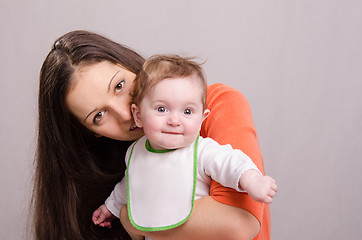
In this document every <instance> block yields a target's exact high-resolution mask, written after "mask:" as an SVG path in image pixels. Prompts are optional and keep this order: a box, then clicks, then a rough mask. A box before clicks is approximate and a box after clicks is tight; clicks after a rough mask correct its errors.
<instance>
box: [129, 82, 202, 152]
mask: <svg viewBox="0 0 362 240" xmlns="http://www.w3.org/2000/svg"><path fill="white" fill-rule="evenodd" d="M194 78H196V76H190V77H186V78H171V79H164V80H162V81H161V82H159V83H158V84H157V85H156V86H155V87H154V88H152V89H150V90H149V91H148V92H147V93H146V95H145V97H144V99H143V100H142V102H141V104H140V106H139V108H137V107H133V108H132V110H133V114H134V117H135V120H136V123H137V125H138V126H139V127H143V131H144V133H145V135H146V136H147V138H148V140H149V142H150V146H151V147H152V148H153V149H155V150H164V149H176V148H181V147H185V146H187V145H189V144H191V143H192V142H193V141H194V140H195V139H196V137H197V135H198V133H199V131H200V128H201V124H202V121H203V120H204V119H205V118H206V117H207V116H208V114H209V110H203V104H202V87H201V83H200V80H199V79H194Z"/></svg>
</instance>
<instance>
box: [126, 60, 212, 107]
mask: <svg viewBox="0 0 362 240" xmlns="http://www.w3.org/2000/svg"><path fill="white" fill-rule="evenodd" d="M190 76H195V77H196V78H195V79H197V80H198V81H200V86H201V87H202V104H203V108H204V109H206V91H207V83H206V78H205V76H204V71H203V69H202V68H201V66H200V64H198V63H196V62H195V61H193V58H185V57H181V56H179V55H154V56H152V57H150V58H149V59H147V60H146V62H145V63H144V65H143V67H142V70H141V72H140V73H139V74H138V75H137V77H136V79H135V81H134V89H133V92H132V99H133V103H135V104H136V105H138V106H139V105H140V103H141V102H142V100H143V98H144V97H145V94H146V92H147V91H148V90H149V89H151V88H152V87H154V86H156V85H157V84H158V83H159V82H160V81H162V80H164V79H172V78H184V77H190Z"/></svg>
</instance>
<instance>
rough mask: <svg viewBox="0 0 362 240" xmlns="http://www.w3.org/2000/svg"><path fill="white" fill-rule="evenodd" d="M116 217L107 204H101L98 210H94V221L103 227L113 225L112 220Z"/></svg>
mask: <svg viewBox="0 0 362 240" xmlns="http://www.w3.org/2000/svg"><path fill="white" fill-rule="evenodd" d="M115 218H116V217H115V216H114V215H113V214H112V213H111V212H110V211H109V210H108V209H107V207H106V205H104V204H103V205H102V206H100V207H99V208H98V209H97V210H95V211H94V212H93V215H92V221H93V223H94V224H95V225H98V226H101V227H107V228H111V227H112V221H113V220H114V219H115Z"/></svg>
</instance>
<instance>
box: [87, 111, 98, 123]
mask: <svg viewBox="0 0 362 240" xmlns="http://www.w3.org/2000/svg"><path fill="white" fill-rule="evenodd" d="M95 111H97V109H94V110H93V111H91V112H90V113H89V114H88V115H87V116H86V117H85V118H84V123H85V121H86V120H87V118H88V117H89V116H90V115H91V114H92V113H94V112H95Z"/></svg>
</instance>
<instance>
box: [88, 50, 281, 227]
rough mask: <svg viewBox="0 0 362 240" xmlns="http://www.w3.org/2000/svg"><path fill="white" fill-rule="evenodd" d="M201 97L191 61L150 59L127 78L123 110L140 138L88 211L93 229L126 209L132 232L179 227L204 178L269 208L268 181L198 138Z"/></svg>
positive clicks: (203, 111)
mask: <svg viewBox="0 0 362 240" xmlns="http://www.w3.org/2000/svg"><path fill="white" fill-rule="evenodd" d="M206 90H207V84H206V80H205V77H204V74H203V71H202V68H201V67H200V65H199V64H197V63H195V62H193V61H192V60H191V59H188V58H182V57H180V56H177V55H158V56H153V57H151V58H149V59H148V60H147V61H146V62H145V64H144V66H143V69H142V71H141V73H140V74H139V75H138V76H137V78H136V79H135V83H134V92H133V102H134V103H133V104H132V106H131V110H132V114H133V117H134V120H135V122H136V125H137V126H138V127H140V128H143V131H144V133H145V136H143V137H142V138H140V139H139V140H137V141H136V142H134V143H133V144H132V145H131V146H130V147H129V149H128V151H127V154H126V159H125V160H126V164H127V170H126V175H125V177H124V178H123V180H122V181H121V182H120V183H118V184H117V185H116V187H115V189H114V190H113V192H112V193H111V195H110V196H109V197H108V199H107V200H106V201H105V204H103V205H102V206H100V207H99V208H98V209H97V210H96V211H94V213H93V217H92V220H93V222H94V223H95V224H96V225H99V226H102V227H110V226H111V222H112V220H113V219H114V218H115V217H118V216H119V214H120V210H121V208H122V206H123V205H125V204H127V208H128V215H129V219H130V222H131V223H132V225H133V226H134V227H135V228H136V229H138V230H141V231H160V230H167V229H171V228H174V227H177V226H180V225H181V224H183V223H184V222H185V221H187V219H188V218H189V216H190V214H191V212H192V209H193V204H194V200H196V199H198V198H201V197H203V196H207V195H209V186H210V182H211V179H214V180H215V181H217V182H219V183H221V184H222V185H224V186H226V187H230V188H234V189H236V190H237V191H240V192H245V193H248V194H249V195H250V197H251V198H252V199H253V200H255V201H259V202H264V203H271V202H272V199H273V197H274V196H275V194H276V191H277V186H276V184H275V181H274V180H273V179H272V178H271V177H268V176H263V175H262V174H261V172H260V171H259V170H258V168H257V167H256V166H255V164H254V163H253V162H252V160H251V159H250V158H249V157H248V156H247V155H246V154H244V153H243V152H242V151H241V150H238V149H235V150H234V149H232V148H231V146H230V145H219V144H218V143H217V142H215V141H214V140H212V139H210V138H203V137H201V136H199V132H200V128H201V124H202V122H203V120H204V119H205V118H207V116H208V115H209V113H210V111H209V110H208V109H207V108H206ZM220 131H222V129H220Z"/></svg>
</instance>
